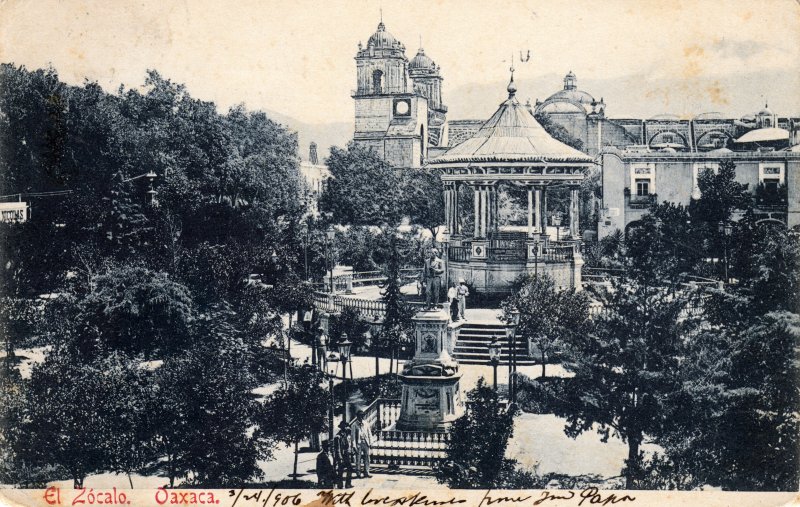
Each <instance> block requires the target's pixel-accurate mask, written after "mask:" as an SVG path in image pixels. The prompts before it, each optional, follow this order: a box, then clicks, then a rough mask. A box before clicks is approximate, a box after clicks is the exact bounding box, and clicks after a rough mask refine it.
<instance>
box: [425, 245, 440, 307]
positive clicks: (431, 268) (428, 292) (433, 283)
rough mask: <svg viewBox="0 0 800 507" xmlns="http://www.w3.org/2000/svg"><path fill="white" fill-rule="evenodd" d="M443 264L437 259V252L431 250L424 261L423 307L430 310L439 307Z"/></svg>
mask: <svg viewBox="0 0 800 507" xmlns="http://www.w3.org/2000/svg"><path fill="white" fill-rule="evenodd" d="M443 274H444V262H443V261H442V259H441V258H440V257H439V250H437V249H435V248H432V249H431V255H430V257H429V258H428V259H427V260H426V261H425V276H426V279H427V286H426V287H425V307H426V308H427V309H428V310H430V309H432V308H435V307H437V306H439V293H440V292H441V291H442V275H443Z"/></svg>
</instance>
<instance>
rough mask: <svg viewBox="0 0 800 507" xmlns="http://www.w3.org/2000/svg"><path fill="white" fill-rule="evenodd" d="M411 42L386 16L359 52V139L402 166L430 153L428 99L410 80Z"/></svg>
mask: <svg viewBox="0 0 800 507" xmlns="http://www.w3.org/2000/svg"><path fill="white" fill-rule="evenodd" d="M405 49H406V48H405V46H404V45H403V44H402V43H401V42H400V41H398V40H397V39H396V38H395V37H394V36H393V35H392V34H390V33H389V32H387V31H386V26H385V25H384V24H383V22H382V21H381V22H380V23H379V24H378V29H377V30H376V31H375V33H373V34H372V36H370V38H369V40H368V41H367V45H366V47H364V46H362V45H361V43H359V45H358V53H357V54H356V57H355V60H356V74H357V83H356V89H355V90H353V94H352V96H353V99H354V100H355V132H354V134H353V142H355V143H356V144H358V145H361V146H365V147H368V148H370V149H372V150H374V151H375V152H376V153H377V154H378V155H380V156H381V157H382V158H383V159H384V160H386V162H388V163H390V164H392V165H394V166H396V167H420V166H421V165H422V164H423V163H424V161H425V158H426V157H427V155H428V142H427V141H428V137H427V136H428V101H427V99H426V98H425V97H424V96H422V95H421V94H419V93H415V91H414V89H413V87H412V86H409V77H408V58H406V54H405Z"/></svg>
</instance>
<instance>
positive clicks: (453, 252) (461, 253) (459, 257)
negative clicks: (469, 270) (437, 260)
mask: <svg viewBox="0 0 800 507" xmlns="http://www.w3.org/2000/svg"><path fill="white" fill-rule="evenodd" d="M470 250H471V248H470V247H466V246H451V247H450V248H448V249H447V255H448V259H449V260H451V261H453V262H469V258H470V253H471V252H470Z"/></svg>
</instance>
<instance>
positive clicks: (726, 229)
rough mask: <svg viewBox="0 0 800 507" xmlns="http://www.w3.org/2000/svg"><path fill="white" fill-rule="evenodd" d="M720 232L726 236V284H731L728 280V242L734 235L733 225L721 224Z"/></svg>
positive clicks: (728, 223)
mask: <svg viewBox="0 0 800 507" xmlns="http://www.w3.org/2000/svg"><path fill="white" fill-rule="evenodd" d="M718 230H719V232H720V234H723V235H724V236H725V283H730V279H729V278H728V240H729V239H730V237H731V234H732V233H733V225H731V223H730V222H720V223H719V229H718Z"/></svg>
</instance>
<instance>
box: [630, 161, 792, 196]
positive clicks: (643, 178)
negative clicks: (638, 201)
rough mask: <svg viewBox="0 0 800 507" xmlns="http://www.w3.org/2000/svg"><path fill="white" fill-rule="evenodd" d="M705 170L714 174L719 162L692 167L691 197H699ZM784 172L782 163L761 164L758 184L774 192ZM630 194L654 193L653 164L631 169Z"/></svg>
mask: <svg viewBox="0 0 800 507" xmlns="http://www.w3.org/2000/svg"><path fill="white" fill-rule="evenodd" d="M706 169H710V170H712V171H714V173H716V172H717V171H719V162H697V163H695V164H693V167H692V178H693V185H692V197H694V198H695V199H697V198H699V197H700V188H699V186H698V183H697V182H698V178H699V176H700V174H702V172H703V171H705V170H706ZM785 178H786V171H785V169H784V164H783V163H774V162H762V163H760V164H759V166H758V182H759V183H760V184H762V185H764V188H766V189H767V190H776V189H777V188H778V187H779V186H780V185H783V184H784V183H785ZM631 189H632V194H633V195H635V196H637V197H646V196H649V195H653V194H655V193H656V167H655V164H654V163H650V164H638V165H634V166H632V168H631Z"/></svg>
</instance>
